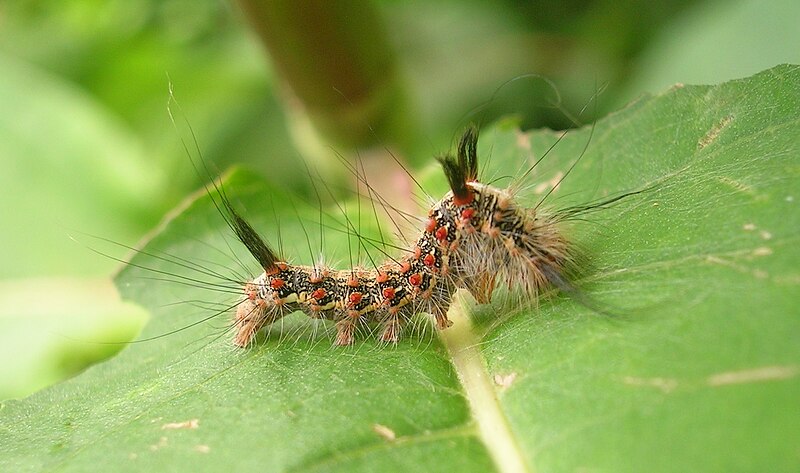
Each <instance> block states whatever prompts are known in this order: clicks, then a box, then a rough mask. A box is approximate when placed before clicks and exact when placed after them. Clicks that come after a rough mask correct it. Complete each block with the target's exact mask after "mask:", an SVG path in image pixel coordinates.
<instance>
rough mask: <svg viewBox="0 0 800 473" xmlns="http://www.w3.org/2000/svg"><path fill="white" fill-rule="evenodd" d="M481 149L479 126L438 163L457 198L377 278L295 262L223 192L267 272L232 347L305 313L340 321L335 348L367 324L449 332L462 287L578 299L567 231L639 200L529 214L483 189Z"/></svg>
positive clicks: (388, 338)
mask: <svg viewBox="0 0 800 473" xmlns="http://www.w3.org/2000/svg"><path fill="white" fill-rule="evenodd" d="M477 141H478V131H477V128H475V127H473V126H471V127H469V128H467V130H466V131H465V133H464V134H463V136H462V137H461V139H460V141H459V144H458V147H457V153H456V155H455V156H453V155H445V156H443V157H441V158H438V160H439V162H440V163H441V165H442V168H443V170H444V173H445V175H446V177H447V180H448V183H449V186H450V191H449V192H448V193H447V194H446V195H445V196H444V197H442V198H441V199H440V200H439V201H437V202H436V203H435V204H433V205H432V206H431V208H430V209H429V211H428V214H427V220H426V224H425V227H424V228H423V229H422V230H420V231H419V233H418V237H417V238H416V240H415V241H414V243H413V246H412V247H411V248H409V249H408V251H406V252H405V253H404V254H403V255H402V256H401V257H399V258H398V259H390V260H389V261H387V262H384V263H382V264H376V265H375V266H374V267H373V268H371V269H370V268H364V267H352V268H350V269H345V270H336V269H333V268H330V267H327V266H325V265H321V264H319V265H313V266H301V265H293V264H291V263H289V262H288V261H287V260H286V259H285V258H282V257H281V256H280V255H278V254H276V252H275V251H274V250H273V249H272V248H271V247H270V246H269V245H268V244H267V243H266V242H265V241H264V240H263V239H262V238H261V237H260V236H259V235H258V234H257V232H256V231H255V230H254V229H253V227H252V226H251V225H250V224H249V223H248V222H247V221H246V220H245V219H244V218H243V217H242V216H241V215H240V214H239V213H237V211H236V210H235V209H234V208H233V206H232V205H231V203H230V201H229V200H228V199H227V197H226V196H225V193H224V192H219V193H218V195H219V198H220V202H219V204H218V207H219V209H220V210H221V211H222V212H223V213H224V215H225V216H226V221H227V223H228V225H229V226H230V227H231V229H233V231H234V233H235V234H236V236H237V238H238V239H239V240H240V241H241V243H242V244H244V246H245V247H246V248H247V249H248V251H249V252H250V254H251V255H252V256H253V257H254V258H255V259H256V260H257V261H258V263H259V265H260V266H261V268H262V269H263V270H264V272H263V273H261V274H260V275H259V276H258V277H256V278H254V279H253V280H251V281H248V282H246V283H245V284H244V296H245V297H244V299H243V300H242V301H241V302H240V303H239V304H238V306H237V308H236V311H235V316H234V322H233V326H234V330H235V336H234V344H235V345H237V346H239V347H247V346H249V345H250V344H252V343H253V340H254V338H255V336H256V334H257V332H258V331H259V330H261V329H262V328H264V327H266V326H269V325H271V324H273V323H275V322H276V321H278V320H279V319H281V318H282V317H284V316H285V315H287V314H289V313H291V312H294V311H298V310H299V311H302V312H304V313H305V314H306V315H308V316H309V317H312V318H316V319H325V320H332V321H334V322H335V325H336V338H335V344H336V345H350V344H352V343H353V341H354V331H355V329H356V327H357V326H359V325H362V324H379V325H380V327H381V334H380V340H381V341H382V342H390V343H393V342H397V341H398V339H399V337H400V335H401V331H402V328H403V326H404V325H405V324H406V323H407V322H408V321H409V320H410V319H411V317H412V316H413V315H415V314H417V313H428V314H431V315H432V316H433V319H434V321H435V325H436V327H437V328H439V329H446V328H447V327H449V326H450V324H451V323H450V321H449V320H448V317H447V310H448V308H449V306H450V303H451V300H452V298H453V295H454V293H455V291H456V290H457V289H459V288H464V289H466V290H467V291H469V292H470V293H471V294H472V295H473V296H474V297H475V299H476V300H477V301H478V302H479V303H488V302H489V301H490V300H491V299H492V293H493V291H494V289H495V286H496V285H497V284H498V282H499V283H500V284H505V285H506V286H508V287H509V288H511V289H516V290H521V291H522V292H523V293H524V294H525V295H526V296H527V297H529V298H532V299H535V298H536V297H537V296H538V294H539V293H540V292H541V291H542V290H543V289H545V288H547V287H551V286H552V287H555V288H558V289H561V290H566V291H567V292H570V293H573V294H580V293H578V292H576V288H575V287H574V285H573V284H572V283H571V282H570V275H571V274H572V272H573V271H574V269H575V265H576V257H577V254H576V249H575V246H574V245H573V244H571V243H570V242H569V240H568V239H567V238H566V236H565V235H564V234H563V232H562V229H561V226H560V224H561V222H563V221H564V220H567V219H570V218H575V217H576V216H578V215H580V214H583V213H585V212H587V211H589V210H592V209H597V208H602V207H603V206H605V205H607V204H610V203H613V202H615V201H617V200H620V199H622V198H624V197H626V196H629V195H632V194H635V193H638V192H641V191H637V192H631V193H627V194H623V195H620V196H617V197H614V198H610V199H607V200H605V201H601V202H595V203H592V204H589V205H586V206H578V207H569V208H566V209H561V210H559V211H548V210H546V209H542V208H539V206H538V205H537V206H536V207H534V208H526V207H523V206H521V205H519V204H518V203H517V202H516V201H515V199H514V194H513V191H512V190H510V189H500V188H497V187H493V186H492V185H490V184H486V183H481V182H479V180H478V157H477ZM564 177H566V175H564V176H562V177H561V180H563V178H564ZM554 188H555V186H554ZM551 192H552V191H551ZM548 195H549V193H548ZM545 197H547V196H545ZM543 201H544V198H543V199H542V200H541V201H540V203H541V202H543ZM582 302H584V303H586V301H585V300H584V301H582Z"/></svg>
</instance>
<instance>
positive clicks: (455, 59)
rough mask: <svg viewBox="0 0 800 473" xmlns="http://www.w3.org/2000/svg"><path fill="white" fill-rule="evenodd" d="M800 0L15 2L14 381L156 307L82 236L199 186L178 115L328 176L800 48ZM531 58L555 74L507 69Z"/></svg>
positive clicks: (417, 157)
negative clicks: (354, 163)
mask: <svg viewBox="0 0 800 473" xmlns="http://www.w3.org/2000/svg"><path fill="white" fill-rule="evenodd" d="M797 18H800V2H797V1H796V0H768V1H759V0H670V1H663V2H649V1H645V0H567V1H564V0H544V1H530V2H525V1H511V0H506V1H482V0H470V1H464V0H458V1H455V0H452V1H442V2H434V3H431V2H421V1H408V2H392V1H374V2H369V1H359V2H348V3H347V4H346V5H345V2H321V1H317V2H315V1H303V2H286V1H275V2H266V1H263V2H262V1H258V0H241V1H240V2H239V3H233V2H229V1H223V0H58V1H56V0H6V1H4V2H2V3H0V164H1V167H0V226H2V228H0V235H1V236H0V239H1V240H0V241H2V244H1V245H0V262H2V264H1V265H0V357H1V358H0V399H7V398H12V397H21V396H25V395H27V394H29V393H31V392H33V391H35V390H37V389H40V388H41V387H44V386H46V385H48V384H51V383H53V382H55V381H57V380H60V379H63V378H65V377H67V376H70V375H72V374H74V373H76V372H78V371H79V370H81V369H82V368H84V367H85V366H87V365H88V364H91V363H93V362H96V361H97V360H99V359H102V358H104V357H107V356H110V355H111V354H113V353H114V352H115V351H117V350H118V349H120V348H121V347H122V345H113V344H112V345H107V344H98V343H93V342H92V341H109V340H125V339H130V338H131V337H133V336H135V334H136V333H137V332H138V330H139V328H140V327H141V326H142V324H143V323H144V321H145V320H146V318H147V315H146V314H144V313H142V311H141V310H139V309H138V308H137V307H135V306H131V305H129V304H125V303H122V302H120V301H119V300H118V297H117V296H116V291H115V290H114V289H113V286H112V285H111V282H110V278H111V275H112V273H113V272H114V271H115V270H116V268H117V266H118V265H119V264H120V263H119V262H117V261H115V260H114V259H112V258H108V257H103V256H101V255H98V254H96V253H94V252H93V251H92V250H90V249H89V248H87V246H88V247H92V248H97V247H103V242H102V241H99V240H96V239H95V238H94V237H92V236H89V235H96V236H100V237H103V238H107V239H110V240H112V241H115V242H121V243H123V244H126V245H134V244H135V242H136V241H138V240H139V239H141V238H142V237H143V236H144V235H145V234H146V233H147V232H148V231H149V230H151V229H153V228H154V227H155V226H156V225H157V223H158V221H159V220H160V219H161V218H162V217H163V216H164V215H165V214H166V213H167V212H168V211H169V210H170V209H172V208H174V207H175V206H176V205H178V204H179V202H180V201H181V200H182V199H184V198H186V196H187V195H189V194H190V193H191V192H192V191H194V190H196V189H197V188H198V187H199V186H200V184H201V182H200V181H201V179H200V177H198V173H196V172H194V171H193V170H192V168H191V165H190V164H189V163H188V158H187V156H186V151H185V150H184V148H183V146H182V144H181V139H182V138H183V139H188V140H189V141H190V142H191V134H189V133H188V132H187V131H186V129H185V128H184V127H183V122H184V120H185V121H187V122H188V123H190V124H191V127H192V129H193V133H194V134H195V136H196V137H197V139H198V142H199V148H200V149H201V150H202V153H203V156H204V158H205V159H207V160H208V161H210V162H213V163H214V164H215V166H216V167H218V168H219V169H225V168H227V167H228V166H230V165H232V164H245V165H248V166H250V167H253V168H255V169H258V170H259V171H260V172H262V173H263V174H264V175H265V176H266V177H267V178H268V179H270V180H272V181H273V182H275V183H277V184H279V185H281V186H286V187H289V188H291V189H292V192H293V193H295V194H303V193H307V192H309V183H308V182H309V178H308V171H307V169H306V167H305V166H303V165H300V164H299V163H300V160H306V161H307V162H310V163H312V168H316V169H319V171H318V172H320V173H321V174H323V175H327V172H329V171H328V167H327V164H325V162H326V160H330V158H331V156H330V155H331V154H333V153H342V154H347V153H348V152H349V151H350V150H358V152H359V153H365V154H368V150H369V149H370V148H390V149H394V150H396V151H397V152H398V154H399V155H401V156H403V158H404V159H406V160H408V161H409V162H411V163H412V164H413V165H416V166H420V165H424V164H425V163H426V162H428V161H429V160H430V156H432V155H434V154H437V153H440V152H442V151H445V150H447V149H449V147H450V144H451V142H452V138H453V136H455V134H457V133H458V131H459V129H460V128H461V127H462V126H463V125H464V124H465V123H466V122H467V121H469V120H481V121H484V122H486V121H491V120H492V119H493V118H495V117H499V116H502V115H507V114H518V115H519V116H520V117H522V118H523V123H524V126H525V127H551V128H555V129H562V128H566V127H570V126H574V125H575V121H580V122H583V123H587V122H591V121H592V120H594V119H595V116H593V114H594V113H595V112H596V113H597V116H603V115H605V114H607V113H608V112H610V111H613V110H616V109H618V108H620V107H621V106H624V105H625V104H626V103H628V102H630V101H631V100H634V99H635V98H637V97H638V96H640V95H641V94H644V93H658V92H659V91H662V90H663V89H665V88H667V87H669V86H670V85H672V84H674V83H676V82H683V83H706V84H710V83H719V82H722V81H725V80H728V79H732V78H737V77H744V76H747V75H750V74H753V73H755V72H757V71H760V70H762V69H766V68H768V67H771V66H773V65H776V64H779V63H783V62H793V63H800V29H798V28H797V26H796V21H797ZM525 74H537V75H539V76H541V77H544V78H547V81H545V80H541V79H535V78H529V79H524V80H517V81H512V82H510V83H509V80H511V79H514V78H517V77H520V76H521V75H525ZM170 84H172V87H173V89H174V92H175V96H176V98H177V100H178V102H179V104H180V108H179V109H176V108H175V107H173V112H175V116H176V122H178V126H177V129H176V127H174V126H173V124H172V123H171V122H170V119H169V116H168V113H167V101H168V97H169V87H170ZM504 84H505V85H504ZM599 89H602V90H603V93H602V94H601V95H600V97H599V101H598V104H597V106H596V107H595V106H594V105H592V106H591V107H590V110H589V112H587V113H584V114H583V115H580V111H581V109H582V108H583V107H584V106H585V105H586V104H587V103H588V102H589V101H590V99H591V97H592V96H593V95H594V94H595V92H596V91H597V90H599ZM556 99H559V100H560V106H559V107H553V106H552V103H553V102H554V101H556ZM487 102H488V104H487ZM565 112H566V113H565ZM570 117H573V118H575V117H579V118H578V119H576V120H573V119H570ZM190 146H191V144H190ZM644 158H645V157H643V159H644ZM331 172H332V171H331ZM87 234H88V235H87ZM71 237H72V238H71ZM73 238H74V239H73ZM75 240H77V241H75ZM105 247H109V245H105ZM104 251H108V252H110V253H112V255H113V257H114V258H121V259H124V258H125V253H126V251H125V249H124V248H121V247H115V246H114V245H110V249H109V250H104Z"/></svg>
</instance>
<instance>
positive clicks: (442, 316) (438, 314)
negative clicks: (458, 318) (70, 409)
mask: <svg viewBox="0 0 800 473" xmlns="http://www.w3.org/2000/svg"><path fill="white" fill-rule="evenodd" d="M432 312H433V320H434V321H435V322H436V328H438V329H439V330H444V329H446V328H449V327H451V326H452V325H453V321H452V320H450V319H448V318H447V308H446V307H442V306H440V305H437V306H436V307H434V308H433V310H432Z"/></svg>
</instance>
